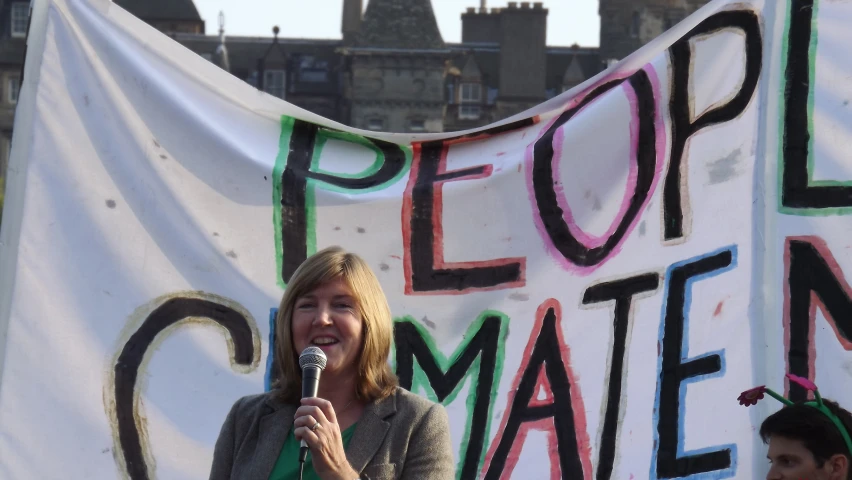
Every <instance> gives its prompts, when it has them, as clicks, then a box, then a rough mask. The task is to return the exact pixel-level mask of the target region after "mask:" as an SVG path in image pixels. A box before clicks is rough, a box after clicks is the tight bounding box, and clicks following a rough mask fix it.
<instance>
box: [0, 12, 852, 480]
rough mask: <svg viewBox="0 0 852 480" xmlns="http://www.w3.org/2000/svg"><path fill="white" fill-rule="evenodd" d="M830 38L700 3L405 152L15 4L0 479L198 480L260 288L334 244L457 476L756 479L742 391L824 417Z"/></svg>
mask: <svg viewBox="0 0 852 480" xmlns="http://www.w3.org/2000/svg"><path fill="white" fill-rule="evenodd" d="M850 24H852V3H849V2H839V1H828V0H782V1H777V2H776V1H770V2H764V1H763V0H751V1H733V0H731V1H725V0H718V1H716V2H713V3H711V4H710V5H708V6H707V7H705V8H704V9H702V10H700V11H699V12H698V13H696V14H695V15H693V16H692V17H690V18H688V19H687V20H686V21H684V22H682V23H681V24H680V25H678V26H677V27H675V28H674V29H672V30H671V31H669V32H667V33H666V34H665V35H663V36H662V37H660V38H658V39H657V40H656V41H654V42H653V43H651V44H649V45H648V46H646V47H645V48H643V49H642V50H640V51H639V52H637V53H636V54H634V55H633V56H631V57H629V58H627V59H625V60H624V61H622V62H621V63H620V64H618V65H616V66H615V67H613V68H612V69H610V70H608V71H606V72H604V73H602V74H601V75H599V76H598V77H596V78H594V79H591V80H590V81H588V82H586V83H585V84H583V85H580V86H578V87H577V88H575V89H572V90H571V91H569V92H566V93H565V94H563V95H561V96H559V97H557V98H554V99H552V100H550V101H548V102H546V103H544V104H542V105H541V106H539V107H537V108H536V109H534V110H533V111H530V112H526V113H525V114H523V115H520V116H518V117H515V118H512V119H508V120H506V121H504V122H501V123H500V124H499V125H492V126H489V127H486V128H483V129H481V130H477V131H475V132H462V133H447V134H441V135H428V136H426V135H421V136H406V135H389V134H376V133H370V132H364V131H357V130H354V129H351V128H348V127H345V126H342V125H339V124H334V123H333V122H330V121H328V120H326V119H322V118H319V117H317V116H315V115H312V114H310V113H307V112H305V111H302V110H300V109H298V108H296V107H294V106H292V105H290V104H287V103H286V102H284V101H281V100H278V99H276V98H273V97H271V96H268V95H266V94H263V93H259V92H258V91H257V90H255V89H253V88H252V87H250V86H249V85H247V84H245V83H243V82H242V81H240V80H238V79H236V78H234V77H232V76H230V75H228V74H227V73H225V72H224V71H221V70H219V69H218V68H217V67H216V66H214V65H213V64H211V63H209V62H207V61H206V60H204V59H202V58H201V57H198V56H196V55H195V54H193V53H192V52H190V51H188V50H186V49H184V48H183V47H181V46H180V45H178V44H176V43H175V42H174V41H172V40H171V39H169V38H168V37H166V36H164V35H162V34H160V33H159V32H156V31H155V30H153V29H152V28H150V27H149V26H147V25H145V24H143V23H142V22H140V21H139V20H137V19H136V18H134V17H132V16H131V15H129V14H128V13H126V12H125V11H123V10H121V9H120V8H118V7H117V6H115V5H112V4H111V3H109V2H106V1H103V0H44V1H37V2H36V3H35V9H34V12H33V23H32V28H31V33H30V37H29V41H28V42H29V46H28V48H29V50H28V51H29V54H28V58H27V64H26V69H25V78H24V82H23V86H22V89H21V95H20V104H19V106H18V111H17V120H16V125H15V133H14V141H13V150H12V160H11V163H10V167H9V172H8V177H7V178H8V180H7V185H8V187H7V188H8V191H7V199H6V210H5V211H4V214H3V222H4V223H3V227H2V228H3V229H2V234H0V334H2V335H3V336H2V337H0V340H2V344H0V345H2V346H0V348H2V359H3V360H2V364H0V365H1V366H2V370H1V372H2V377H0V477H2V478H8V479H36V478H37V479H54V478H56V479H59V478H62V479H68V478H73V479H78V478H79V479H83V478H85V479H108V478H116V477H125V478H132V479H134V480H136V479H147V478H161V479H169V478H179V479H202V478H206V477H207V475H208V474H209V470H210V463H211V460H212V451H213V444H214V442H215V440H216V437H217V435H218V432H219V428H220V427H221V425H222V422H223V420H224V418H225V415H226V413H227V411H228V409H229V408H230V406H231V405H232V404H233V402H234V401H235V400H236V399H237V398H239V397H240V396H243V395H247V394H252V393H258V392H262V391H263V390H264V389H265V388H268V382H269V378H268V377H269V365H270V361H271V357H270V352H271V351H272V350H271V348H270V339H271V338H272V336H271V333H272V332H271V331H270V326H271V324H270V320H269V319H270V315H271V313H272V310H273V309H274V307H276V306H277V304H278V301H279V299H280V297H281V295H282V292H283V290H284V288H285V287H286V281H287V280H288V279H289V277H290V275H291V274H292V273H293V270H294V268H295V267H296V266H297V265H298V264H299V263H300V262H301V261H302V260H304V259H305V258H306V256H307V255H310V254H311V253H313V252H315V251H317V250H318V249H321V248H323V247H326V246H330V245H341V246H344V247H345V248H346V249H348V250H352V251H354V252H356V253H358V254H360V255H361V256H363V257H364V258H365V259H366V260H367V261H368V262H369V263H370V265H372V267H373V268H374V269H375V271H376V272H377V274H378V275H379V279H380V280H381V282H382V285H383V287H384V289H385V291H386V293H387V295H388V298H389V301H390V303H391V307H392V311H393V313H394V316H395V320H396V326H395V339H394V340H395V342H394V351H393V354H392V357H391V358H390V359H389V361H390V362H392V364H393V365H394V368H395V369H396V371H397V374H398V375H399V377H400V380H401V383H402V384H403V385H404V386H405V387H406V388H409V389H411V390H412V391H414V392H415V393H419V394H422V395H424V396H426V397H429V398H431V399H433V400H435V401H439V402H442V403H443V404H444V405H445V406H446V407H447V410H448V412H449V414H450V418H451V422H452V431H451V434H452V439H453V448H454V451H455V455H456V461H457V466H458V467H457V471H458V478H460V479H473V478H486V479H497V478H553V479H555V478H560V477H561V478H584V479H591V478H597V479H609V478H612V479H634V478H635V479H643V478H652V479H657V478H659V479H662V478H704V479H708V478H709V479H721V478H743V479H751V478H760V477H762V476H763V475H764V474H765V471H766V468H767V462H766V459H765V453H766V450H765V448H766V447H765V446H763V444H762V443H761V441H760V440H759V438H757V435H756V432H755V428H756V427H757V426H759V424H760V422H761V420H762V419H763V418H764V417H765V416H766V415H767V414H769V413H770V412H771V411H773V410H774V409H776V408H778V407H780V404H778V405H773V404H772V403H771V402H762V403H761V404H759V405H758V406H757V407H752V408H751V409H746V408H743V407H742V406H740V405H739V404H738V402H737V396H738V395H739V393H740V392H741V391H743V390H746V389H748V388H750V387H752V386H756V385H764V384H765V385H767V386H770V387H773V388H778V389H787V390H790V389H789V386H788V385H786V383H785V380H784V374H785V373H786V372H792V373H795V374H798V375H801V376H804V377H808V378H810V379H812V380H814V381H815V382H816V383H817V384H818V385H819V386H820V388H821V390H822V392H823V395H824V396H826V397H828V398H836V399H839V400H840V401H841V403H842V402H843V400H844V399H846V398H850V394H852V387H850V383H849V381H848V380H849V377H850V375H852V369H851V368H850V365H852V357H850V355H849V354H848V353H847V351H848V350H850V349H852V320H850V319H852V300H850V295H852V288H850V286H849V283H848V280H847V278H850V277H852V256H850V255H849V251H850V250H849V249H850V248H852V244H850V226H852V222H850V217H849V215H850V214H852V162H850V159H849V154H848V150H849V146H850V145H852V105H850V104H849V103H850V101H852V84H850V83H849V81H848V78H849V77H850V76H852V61H850V60H849V56H848V55H847V50H848V45H849V44H850V42H852V32H850V30H849V29H848V25H850ZM557 28H558V26H557ZM830 377H831V378H834V379H835V380H832V381H829V378H830ZM837 378H841V379H842V381H836V379H837ZM789 394H790V395H792V396H793V398H802V396H803V395H804V392H802V391H799V390H796V389H792V390H790V391H789ZM776 403H777V402H776ZM847 407H848V405H847Z"/></svg>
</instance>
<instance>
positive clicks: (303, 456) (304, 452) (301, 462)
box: [299, 447, 308, 480]
mask: <svg viewBox="0 0 852 480" xmlns="http://www.w3.org/2000/svg"><path fill="white" fill-rule="evenodd" d="M307 456H308V447H299V480H302V472H303V471H304V470H305V459H306V458H307Z"/></svg>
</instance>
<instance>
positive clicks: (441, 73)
mask: <svg viewBox="0 0 852 480" xmlns="http://www.w3.org/2000/svg"><path fill="white" fill-rule="evenodd" d="M113 1H114V2H115V3H116V4H117V5H119V6H121V7H122V8H124V9H126V10H128V11H129V12H131V13H133V14H134V15H136V16H137V17H139V18H140V19H142V20H143V21H145V22H147V23H149V24H150V25H152V26H154V27H155V28H157V29H159V30H160V31H162V32H164V33H166V34H167V35H169V36H171V37H172V38H174V39H175V40H177V41H178V42H180V43H181V44H183V45H184V46H185V47H187V48H189V49H191V50H192V51H194V52H196V53H198V54H199V55H201V56H203V57H204V58H206V59H208V60H210V61H211V62H214V63H216V64H217V65H219V66H220V67H221V68H223V69H225V70H227V71H229V72H230V73H231V74H233V75H235V76H237V77H238V78H240V79H242V80H244V81H246V82H247V83H249V84H251V85H253V86H255V87H256V88H259V89H261V90H264V91H266V92H267V93H269V94H271V95H274V96H276V97H279V98H283V99H285V100H287V101H288V102H290V103H293V104H295V105H297V106H299V107H302V108H304V109H306V110H309V111H312V112H314V113H317V114H319V115H322V116H323V117H326V118H329V119H332V120H335V121H338V122H341V123H344V124H347V125H351V126H354V127H357V128H362V129H366V130H377V131H379V130H380V131H393V132H441V131H456V130H464V129H469V128H475V127H479V126H483V125H487V124H490V123H493V122H496V121H498V120H501V119H503V118H506V117H508V116H511V115H513V114H516V113H519V112H522V111H523V110H525V109H527V108H530V107H532V106H535V105H537V104H539V103H541V102H543V101H545V100H547V99H549V98H552V97H554V96H556V95H558V94H560V93H562V92H563V91H565V90H567V89H569V88H571V87H573V86H576V85H578V84H580V83H582V82H583V81H584V80H586V79H588V78H590V77H592V76H594V75H596V74H597V73H599V72H600V71H602V70H603V69H604V68H606V66H607V65H608V64H609V63H610V62H612V61H613V60H618V59H621V58H623V57H625V56H627V55H629V54H630V53H631V52H633V51H634V50H636V49H637V48H639V47H640V46H642V45H644V44H645V43H647V42H648V41H650V40H651V39H653V38H654V37H656V36H657V35H659V34H660V33H662V32H663V31H664V30H666V29H667V28H669V27H671V26H672V25H674V24H675V23H677V22H678V21H680V20H681V19H683V18H684V17H685V16H687V15H688V14H690V13H692V12H693V11H695V10H696V9H698V8H699V7H701V6H702V5H703V4H705V3H707V0H600V10H599V13H600V17H601V36H600V48H583V47H579V46H576V45H575V46H572V47H556V46H548V45H547V44H546V38H547V20H548V10H547V9H546V8H545V6H544V5H543V4H542V3H532V4H531V3H527V2H521V3H517V2H508V3H507V4H506V5H505V6H503V7H500V8H490V9H489V8H486V5H485V0H480V2H481V3H480V6H479V7H478V8H468V9H467V10H466V11H464V12H460V15H461V18H460V20H461V22H462V38H461V42H459V43H450V42H445V41H444V39H443V38H442V37H441V34H440V31H439V29H438V25H437V22H436V20H435V15H434V12H433V10H432V5H431V1H430V0H344V2H343V9H342V12H341V14H342V15H341V18H342V21H341V38H340V39H339V40H316V39H305V38H281V37H279V35H278V31H277V28H276V29H275V30H274V33H273V35H272V36H269V37H226V36H225V31H224V28H223V20H224V19H223V18H221V17H220V18H219V32H218V34H213V35H206V34H205V27H206V25H205V21H204V19H202V18H201V16H200V15H199V13H198V9H197V8H196V6H195V4H194V3H193V1H192V0H113ZM471 1H474V0H471ZM365 2H368V4H367V5H366V10H364V6H365V5H364V3H365ZM28 15H29V1H27V0H0V172H3V173H5V170H6V165H7V164H8V154H9V149H10V144H11V136H12V126H13V120H14V111H15V105H16V103H17V98H18V90H19V88H20V81H21V72H22V66H23V60H24V52H25V37H26V32H27V25H28ZM272 22H274V19H271V21H270V23H272Z"/></svg>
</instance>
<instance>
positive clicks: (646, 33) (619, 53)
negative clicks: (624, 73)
mask: <svg viewBox="0 0 852 480" xmlns="http://www.w3.org/2000/svg"><path fill="white" fill-rule="evenodd" d="M709 1H710V0H600V5H599V9H598V13H599V14H600V17H601V36H600V38H601V40H600V56H601V59H602V60H603V62H604V64H605V65H610V64H612V63H613V62H615V61H618V60H621V59H622V58H624V57H626V56H628V55H630V54H631V53H633V52H635V51H636V50H638V49H639V47H641V46H642V45H645V44H646V43H648V42H650V41H651V40H653V39H654V38H656V37H658V36H660V34H662V33H663V32H665V31H666V30H668V29H670V28H671V27H673V26H674V25H676V24H677V23H678V22H680V21H681V20H683V19H684V18H686V17H688V16H689V15H690V14H692V13H693V12H695V11H696V10H698V9H699V8H701V7H703V6H704V5H705V4H706V3H708V2H709Z"/></svg>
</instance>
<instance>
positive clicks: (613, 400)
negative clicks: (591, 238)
mask: <svg viewBox="0 0 852 480" xmlns="http://www.w3.org/2000/svg"><path fill="white" fill-rule="evenodd" d="M659 285H660V276H659V275H657V274H656V273H648V274H645V275H638V276H635V277H630V278H625V279H622V280H616V281H613V282H606V283H600V284H598V285H594V286H591V287H589V288H588V289H587V290H586V294H585V295H584V296H583V304H584V305H589V304H594V303H601V302H608V301H610V300H615V314H614V316H613V320H612V325H613V330H612V335H613V343H612V351H611V353H610V366H609V385H608V388H607V401H606V412H605V413H604V421H603V429H602V431H601V443H600V452H599V454H598V467H597V468H598V470H597V475H596V478H597V479H598V480H609V478H610V477H611V476H612V468H613V465H614V463H615V449H616V446H617V442H618V423H619V413H620V412H621V389H622V386H623V385H622V384H623V382H624V379H625V374H624V357H625V356H626V354H627V334H628V332H629V331H630V330H631V328H630V313H631V311H632V308H633V297H634V296H636V295H639V294H641V293H647V292H652V291H654V290H656V289H657V287H659Z"/></svg>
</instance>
